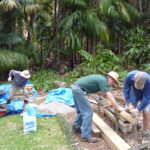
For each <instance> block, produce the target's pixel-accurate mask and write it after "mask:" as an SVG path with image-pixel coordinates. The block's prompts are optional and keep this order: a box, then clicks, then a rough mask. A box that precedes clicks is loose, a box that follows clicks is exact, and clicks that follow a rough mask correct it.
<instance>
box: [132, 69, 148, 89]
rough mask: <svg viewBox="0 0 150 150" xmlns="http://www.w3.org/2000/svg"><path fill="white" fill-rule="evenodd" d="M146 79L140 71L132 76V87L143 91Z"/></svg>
mask: <svg viewBox="0 0 150 150" xmlns="http://www.w3.org/2000/svg"><path fill="white" fill-rule="evenodd" d="M146 79H147V78H146V74H145V73H144V72H142V71H139V72H137V73H136V74H135V75H134V87H135V88H136V89H139V90H141V89H143V88H144V85H145V82H146Z"/></svg>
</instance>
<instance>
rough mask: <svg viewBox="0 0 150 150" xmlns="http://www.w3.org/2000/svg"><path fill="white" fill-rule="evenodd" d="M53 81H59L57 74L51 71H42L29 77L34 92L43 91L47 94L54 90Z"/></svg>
mask: <svg viewBox="0 0 150 150" xmlns="http://www.w3.org/2000/svg"><path fill="white" fill-rule="evenodd" d="M55 80H58V81H59V80H61V79H60V77H59V75H58V73H57V72H55V71H52V70H42V71H40V72H36V73H33V74H32V76H31V82H32V83H33V84H34V87H35V89H36V90H43V91H44V92H48V91H49V90H51V89H54V88H56V86H55V85H54V84H52V82H53V81H55Z"/></svg>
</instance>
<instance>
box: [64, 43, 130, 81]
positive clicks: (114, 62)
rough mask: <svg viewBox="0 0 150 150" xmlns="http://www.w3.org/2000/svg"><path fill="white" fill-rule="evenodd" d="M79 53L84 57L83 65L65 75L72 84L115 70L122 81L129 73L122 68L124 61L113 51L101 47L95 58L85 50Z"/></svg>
mask: <svg viewBox="0 0 150 150" xmlns="http://www.w3.org/2000/svg"><path fill="white" fill-rule="evenodd" d="M79 53H80V54H81V55H82V56H83V63H81V64H80V65H78V66H77V67H76V68H75V69H74V70H73V71H71V72H68V73H66V74H65V78H67V79H68V80H69V83H70V84H71V83H73V82H74V81H75V80H77V79H78V78H81V77H83V76H86V75H89V74H103V73H107V72H109V71H112V70H113V71H116V72H118V73H119V74H120V79H124V78H125V76H126V75H127V73H128V72H127V71H124V70H123V68H122V67H121V64H122V60H121V59H119V57H117V56H116V55H115V54H114V53H113V52H112V51H111V50H109V49H104V48H102V46H100V45H99V49H98V51H97V54H96V55H95V56H92V55H91V54H89V53H88V52H86V51H84V50H80V51H79Z"/></svg>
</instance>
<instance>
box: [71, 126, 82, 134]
mask: <svg viewBox="0 0 150 150" xmlns="http://www.w3.org/2000/svg"><path fill="white" fill-rule="evenodd" d="M72 132H75V133H81V128H77V127H75V126H73V127H72Z"/></svg>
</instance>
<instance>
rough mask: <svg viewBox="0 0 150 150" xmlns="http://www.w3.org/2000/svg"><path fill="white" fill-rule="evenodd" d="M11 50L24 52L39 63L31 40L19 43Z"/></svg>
mask: <svg viewBox="0 0 150 150" xmlns="http://www.w3.org/2000/svg"><path fill="white" fill-rule="evenodd" d="M13 50H14V51H15V52H20V53H22V54H25V55H26V56H27V57H28V58H29V59H34V61H35V62H36V63H37V64H38V63H39V57H38V53H37V51H36V48H35V46H34V43H33V42H32V41H30V42H28V43H27V44H25V43H24V42H22V43H19V44H17V45H15V46H14V48H13Z"/></svg>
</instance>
